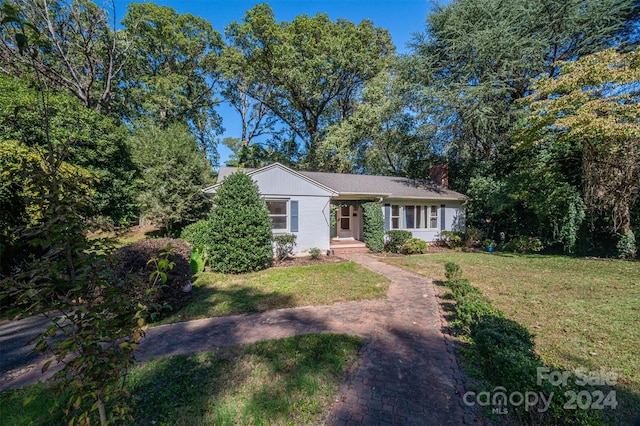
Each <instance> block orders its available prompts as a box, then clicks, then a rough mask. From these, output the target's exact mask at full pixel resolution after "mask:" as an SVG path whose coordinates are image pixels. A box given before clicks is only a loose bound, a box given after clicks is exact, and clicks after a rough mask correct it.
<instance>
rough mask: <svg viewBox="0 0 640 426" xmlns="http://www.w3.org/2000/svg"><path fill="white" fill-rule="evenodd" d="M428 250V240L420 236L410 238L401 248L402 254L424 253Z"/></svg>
mask: <svg viewBox="0 0 640 426" xmlns="http://www.w3.org/2000/svg"><path fill="white" fill-rule="evenodd" d="M427 250H429V246H428V245H427V242H426V241H424V240H421V239H420V238H409V239H408V240H407V241H405V243H404V244H403V245H402V248H401V249H400V251H401V252H402V254H423V253H426V252H427Z"/></svg>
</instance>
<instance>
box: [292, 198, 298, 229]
mask: <svg viewBox="0 0 640 426" xmlns="http://www.w3.org/2000/svg"><path fill="white" fill-rule="evenodd" d="M291 232H298V202H297V201H293V200H292V201H291Z"/></svg>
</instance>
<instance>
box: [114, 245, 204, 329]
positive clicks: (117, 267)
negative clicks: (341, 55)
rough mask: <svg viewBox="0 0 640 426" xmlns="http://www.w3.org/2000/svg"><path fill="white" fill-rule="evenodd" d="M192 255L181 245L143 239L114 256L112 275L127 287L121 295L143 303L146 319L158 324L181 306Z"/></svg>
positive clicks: (190, 274) (190, 251) (189, 272)
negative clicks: (158, 321) (145, 306)
mask: <svg viewBox="0 0 640 426" xmlns="http://www.w3.org/2000/svg"><path fill="white" fill-rule="evenodd" d="M191 253H192V250H191V249H190V248H189V246H187V244H185V242H184V241H180V240H173V239H170V238H159V239H156V238H154V239H144V240H141V241H137V242H134V243H131V244H128V245H126V246H124V247H121V248H119V249H118V250H116V251H115V252H114V256H113V266H112V275H113V276H114V278H116V279H118V280H120V281H121V282H123V283H126V285H125V286H123V289H122V292H123V294H124V295H126V296H127V298H128V299H130V300H131V301H134V302H135V301H144V302H145V304H146V305H147V308H146V311H145V312H146V316H147V319H148V320H149V321H157V320H159V319H161V318H163V317H164V316H166V315H168V314H170V313H172V312H175V311H176V310H178V309H180V307H181V306H182V304H183V302H184V292H183V290H182V289H183V288H184V287H185V286H188V283H189V282H190V280H191V276H192V272H191V266H190V260H191Z"/></svg>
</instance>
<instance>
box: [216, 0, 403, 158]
mask: <svg viewBox="0 0 640 426" xmlns="http://www.w3.org/2000/svg"><path fill="white" fill-rule="evenodd" d="M227 37H228V39H229V45H230V47H229V48H228V49H226V50H225V52H224V54H223V57H222V63H223V67H224V68H225V69H227V70H234V71H235V70H237V71H238V72H240V73H242V75H243V76H244V78H245V79H246V80H248V81H249V82H250V83H251V84H250V85H246V89H247V94H248V95H249V96H250V97H252V98H253V99H255V100H257V101H259V102H260V103H262V104H263V105H266V106H267V107H268V108H269V109H270V110H271V111H272V112H273V113H274V114H275V115H277V116H278V117H279V118H280V119H281V121H282V122H283V123H284V124H285V126H286V127H287V128H288V129H290V130H291V132H292V134H293V137H294V138H297V139H298V140H301V141H302V142H303V151H304V152H305V157H306V158H305V160H306V161H307V163H308V166H309V168H311V169H317V165H318V152H317V151H318V148H319V144H320V142H321V137H322V135H323V133H324V131H325V129H326V127H327V125H329V124H331V123H335V122H337V121H339V120H340V119H342V118H345V117H346V116H347V115H349V114H350V113H351V110H352V108H351V107H352V106H353V104H354V103H355V101H356V99H357V96H358V94H359V93H360V91H361V89H362V87H363V85H364V83H365V82H367V81H369V80H371V79H372V78H374V77H375V76H376V75H377V74H378V73H379V72H381V71H382V70H383V68H384V67H385V63H386V61H387V58H388V57H389V56H390V55H392V54H393V44H392V43H391V38H390V36H389V34H388V33H387V31H385V30H382V29H380V28H376V27H374V26H373V23H372V22H371V21H368V20H364V21H362V22H361V23H360V24H358V25H355V24H353V23H351V22H349V21H347V20H344V19H339V20H338V21H337V22H332V21H331V20H330V19H329V17H328V16H327V15H326V14H317V15H315V16H312V17H309V16H307V15H300V16H297V17H295V18H294V19H293V20H292V21H291V22H282V23H277V22H276V20H275V16H274V13H273V10H272V9H271V8H270V7H269V6H268V5H267V4H261V5H256V6H254V7H253V8H252V9H250V10H249V11H247V13H246V15H245V17H244V20H243V21H242V22H240V23H238V22H232V23H231V24H230V25H229V26H228V28H227ZM235 74H237V72H234V75H235ZM260 87H262V88H267V90H260Z"/></svg>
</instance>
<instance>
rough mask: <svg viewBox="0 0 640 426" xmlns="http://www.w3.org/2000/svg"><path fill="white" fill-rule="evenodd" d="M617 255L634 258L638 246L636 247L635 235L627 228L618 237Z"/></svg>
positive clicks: (623, 257) (622, 257)
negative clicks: (624, 232) (625, 231)
mask: <svg viewBox="0 0 640 426" xmlns="http://www.w3.org/2000/svg"><path fill="white" fill-rule="evenodd" d="M616 249H617V250H618V257H619V258H621V259H635V257H636V253H637V251H638V248H637V247H636V236H635V235H634V234H633V231H631V230H629V231H628V232H627V233H626V234H623V235H621V236H620V238H619V239H618V244H617V245H616Z"/></svg>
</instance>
